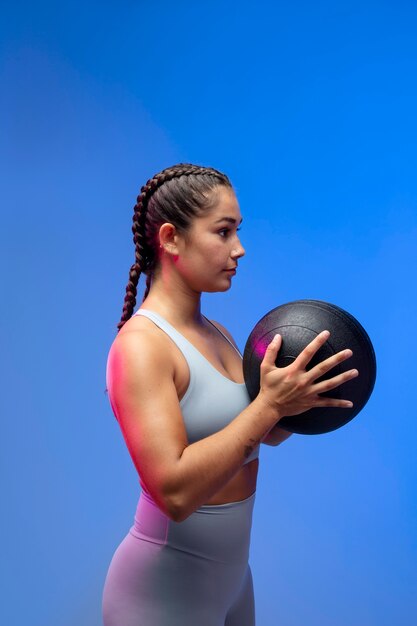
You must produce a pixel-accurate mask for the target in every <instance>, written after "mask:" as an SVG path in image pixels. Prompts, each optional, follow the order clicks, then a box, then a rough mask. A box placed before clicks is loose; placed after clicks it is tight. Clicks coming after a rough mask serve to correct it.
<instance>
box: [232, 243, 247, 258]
mask: <svg viewBox="0 0 417 626" xmlns="http://www.w3.org/2000/svg"><path fill="white" fill-rule="evenodd" d="M244 254H245V248H244V247H243V246H242V244H241V243H240V241H239V245H237V246H235V248H234V249H233V250H232V252H231V257H232V258H233V259H239V258H240V257H242V256H243V255H244Z"/></svg>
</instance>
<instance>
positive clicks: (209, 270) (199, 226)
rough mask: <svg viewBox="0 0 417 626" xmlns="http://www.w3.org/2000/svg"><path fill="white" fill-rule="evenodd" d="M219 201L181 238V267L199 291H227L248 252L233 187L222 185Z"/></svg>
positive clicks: (178, 258) (186, 277)
mask: <svg viewBox="0 0 417 626" xmlns="http://www.w3.org/2000/svg"><path fill="white" fill-rule="evenodd" d="M214 193H215V194H216V199H217V202H216V204H215V205H214V207H213V208H211V209H210V210H209V211H208V212H207V213H206V214H205V215H204V217H196V218H194V220H193V222H192V224H191V227H190V229H189V230H188V232H187V236H186V237H182V236H179V237H178V240H177V242H178V252H179V254H178V257H177V258H176V266H177V270H178V271H179V272H180V273H181V274H182V275H183V276H184V278H185V279H186V280H187V283H188V284H189V285H190V287H191V288H192V289H194V290H196V291H199V292H202V291H206V292H215V291H227V289H229V288H230V286H231V282H232V280H233V276H234V273H233V272H231V271H230V270H232V269H235V268H236V267H237V264H238V260H239V259H240V257H242V256H243V255H244V254H245V250H244V248H243V246H242V244H241V243H240V240H239V235H238V232H237V231H238V230H240V229H239V224H240V222H241V221H242V216H241V214H240V208H239V204H238V201H237V198H236V196H235V194H234V192H233V190H231V189H229V188H228V187H218V188H217V189H216V190H215V192H214Z"/></svg>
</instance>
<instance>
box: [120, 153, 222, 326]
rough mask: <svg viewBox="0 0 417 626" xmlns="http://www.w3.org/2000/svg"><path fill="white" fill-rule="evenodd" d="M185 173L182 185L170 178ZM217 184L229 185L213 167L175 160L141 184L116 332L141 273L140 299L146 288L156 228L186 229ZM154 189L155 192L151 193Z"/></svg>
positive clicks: (153, 257)
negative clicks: (131, 256) (168, 225)
mask: <svg viewBox="0 0 417 626" xmlns="http://www.w3.org/2000/svg"><path fill="white" fill-rule="evenodd" d="M185 176H186V177H187V179H186V183H185V184H181V181H178V183H177V181H174V179H180V178H182V177H185ZM194 176H198V178H196V179H195V178H194ZM170 181H173V183H172V184H171V185H170V184H169V183H170ZM164 183H165V185H164ZM166 183H168V184H166ZM174 183H177V184H174ZM162 185H164V189H165V188H166V192H165V193H164V194H162V189H161V187H162ZM219 185H224V186H227V187H232V185H231V183H230V181H229V179H228V177H227V176H226V175H225V174H222V173H221V172H219V171H218V170H216V169H214V168H211V167H203V166H199V165H193V164H192V163H178V164H177V165H173V166H172V167H168V168H166V169H164V170H162V171H161V172H159V173H158V174H155V176H153V177H152V178H150V179H149V180H148V181H147V182H146V183H145V184H144V185H143V187H142V188H141V190H140V194H139V195H138V197H137V200H136V204H135V206H134V209H133V218H132V220H133V225H132V232H133V242H134V244H135V263H134V264H133V265H132V266H131V268H130V270H129V280H128V283H127V286H126V294H125V299H124V304H123V312H122V317H121V319H120V322H119V323H118V325H117V329H118V331H119V330H120V329H121V328H122V326H123V325H124V324H125V323H126V322H127V320H128V319H130V317H132V314H133V309H134V307H135V305H136V296H137V285H138V282H139V278H140V275H141V273H145V274H146V275H147V278H146V288H145V293H144V296H143V300H145V298H146V297H147V296H148V293H149V291H150V288H151V284H152V277H153V271H154V269H155V264H156V261H157V254H156V252H155V241H154V238H155V235H156V232H157V229H158V227H159V226H160V225H161V224H162V223H164V221H169V222H170V223H172V224H174V225H175V226H176V227H177V228H178V229H179V230H183V231H186V230H187V228H188V227H189V225H190V221H191V219H192V217H194V216H196V215H198V214H199V211H201V210H202V209H204V208H207V207H209V205H210V199H209V198H208V197H207V195H208V194H209V192H210V191H213V190H214V189H215V188H216V187H218V186H219ZM168 188H169V189H168ZM160 189H161V194H162V195H165V197H162V198H161V199H160V201H159V202H157V201H156V196H157V195H159V190H160ZM157 190H158V193H157V194H155V192H156V191H157ZM154 199H155V202H154V204H155V209H154V211H153V215H152V216H150V215H148V205H149V203H150V200H152V201H154Z"/></svg>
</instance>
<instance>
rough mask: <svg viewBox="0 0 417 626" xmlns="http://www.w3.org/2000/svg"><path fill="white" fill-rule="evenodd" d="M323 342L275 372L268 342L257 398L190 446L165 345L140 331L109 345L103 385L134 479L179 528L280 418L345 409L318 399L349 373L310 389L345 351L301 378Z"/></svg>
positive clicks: (273, 348) (317, 341)
mask: <svg viewBox="0 0 417 626" xmlns="http://www.w3.org/2000/svg"><path fill="white" fill-rule="evenodd" d="M133 335H134V336H133ZM326 339H327V336H326V337H323V336H321V335H319V336H318V337H317V338H316V339H315V340H313V342H311V344H309V346H307V348H305V350H304V351H303V352H302V353H301V354H300V355H299V357H297V359H296V360H295V361H294V363H292V364H291V365H289V366H288V367H285V368H277V367H275V360H276V357H277V353H278V350H279V347H280V344H281V340H280V338H279V339H278V340H277V341H276V342H275V343H274V342H271V343H270V344H269V346H268V348H267V350H266V352H265V355H264V359H263V361H262V364H261V389H260V391H259V394H258V396H257V397H256V398H255V399H254V400H253V402H251V403H250V404H249V405H248V406H247V407H246V408H245V409H244V410H243V411H242V412H241V413H239V415H237V416H236V418H235V419H233V420H232V421H231V422H230V423H229V424H228V425H227V426H225V427H224V428H222V429H221V430H220V431H218V432H216V433H214V434H212V435H210V436H209V437H205V438H204V439H201V440H199V441H196V442H195V443H192V444H189V443H188V440H187V434H186V430H185V426H184V421H183V418H182V414H181V407H180V404H179V401H178V396H177V390H176V387H175V384H174V366H173V362H172V360H170V359H167V358H166V356H165V355H166V348H165V346H166V344H165V343H162V342H161V343H159V341H157V340H156V339H155V338H154V337H152V338H151V337H149V335H148V334H147V333H146V332H142V331H134V332H133V331H132V332H129V333H123V334H122V335H119V336H118V337H117V338H116V340H115V342H114V344H113V346H112V349H111V351H110V354H109V367H108V380H107V385H108V390H109V396H110V398H111V403H112V407H113V410H114V412H115V415H116V417H117V419H118V421H119V423H120V427H121V430H122V433H123V436H124V438H125V441H126V444H127V447H128V449H129V452H130V455H131V457H132V460H133V463H134V465H135V467H136V469H137V471H138V473H139V474H140V476H141V479H142V480H143V482H144V483H145V485H146V487H147V489H148V491H149V493H150V494H151V496H152V497H153V498H154V500H155V502H156V503H157V504H158V505H159V506H160V508H161V509H162V510H163V511H164V512H165V513H166V514H167V515H168V516H169V517H170V518H171V519H173V520H174V521H182V520H184V519H186V518H187V517H188V516H189V515H191V513H193V512H194V511H195V510H196V509H197V508H199V507H200V506H201V505H202V504H204V502H207V501H208V500H209V499H210V498H211V497H212V496H213V495H214V494H215V493H216V492H217V491H218V490H219V489H220V488H222V487H223V486H224V485H225V484H226V483H227V482H228V481H229V480H230V479H231V478H232V477H233V476H234V475H235V474H236V473H237V472H238V471H239V469H240V468H241V467H242V465H243V463H244V462H245V460H246V458H247V457H248V456H249V455H250V453H251V452H252V450H253V448H254V447H255V446H256V445H257V444H258V443H260V441H261V439H262V438H263V437H264V436H265V435H266V434H267V433H268V432H269V431H270V430H271V428H272V427H273V426H274V424H276V423H277V422H278V421H279V420H280V419H281V417H283V416H284V415H295V414H297V413H301V412H303V411H305V410H307V409H309V408H311V407H312V406H347V405H346V401H344V400H333V399H331V398H324V397H320V396H318V395H317V394H319V393H321V392H323V391H328V390H329V389H332V388H334V387H336V386H337V385H339V384H341V383H342V382H345V380H348V379H349V378H352V377H353V375H352V374H351V373H350V374H349V372H347V373H345V374H340V375H339V376H336V377H334V378H332V379H329V380H327V381H323V382H321V383H317V384H314V381H315V379H316V378H318V377H319V376H322V375H323V374H324V373H325V372H326V371H329V370H330V369H331V368H332V367H334V366H335V365H336V364H337V363H340V362H341V361H342V360H345V359H346V358H348V357H349V356H350V354H347V353H346V351H344V352H343V353H339V354H338V355H334V356H332V357H330V358H329V359H327V360H326V361H324V362H322V363H320V364H319V365H317V366H316V367H315V368H313V369H312V370H310V371H309V372H306V371H305V366H306V365H307V364H308V362H309V361H310V359H311V358H312V356H313V355H314V354H315V352H316V351H317V350H318V349H319V348H320V347H321V345H323V343H324V342H325V341H326ZM352 371H353V370H351V372H352Z"/></svg>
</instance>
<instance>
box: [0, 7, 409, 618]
mask: <svg viewBox="0 0 417 626" xmlns="http://www.w3.org/2000/svg"><path fill="white" fill-rule="evenodd" d="M416 13H417V9H416V5H415V3H413V2H405V1H403V2H387V1H380V2H370V1H367V0H365V1H364V2H359V1H358V2H355V1H353V2H344V1H342V2H337V3H334V2H331V1H330V0H328V1H323V2H318V3H310V2H306V1H294V2H291V3H289V2H288V3H284V2H272V1H263V0H260V1H258V2H256V3H249V2H242V1H241V2H235V3H222V2H219V1H218V0H214V1H212V2H210V3H196V2H184V1H182V0H177V2H175V3H173V2H158V3H151V2H134V1H133V0H130V1H125V2H118V3H116V2H110V1H109V0H107V1H104V2H103V1H101V2H89V3H87V4H85V3H81V2H79V1H74V2H71V3H69V2H66V1H64V2H60V3H48V2H42V1H40V2H36V3H24V2H19V1H17V2H14V3H13V4H12V3H2V19H1V26H0V36H1V37H0V39H1V66H0V75H1V84H2V99H1V104H0V124H1V129H0V130H1V142H2V150H1V163H0V166H1V171H2V173H3V177H2V178H3V180H2V193H1V205H2V228H1V234H0V237H1V247H0V255H1V269H2V293H3V306H2V307H1V313H0V315H1V322H2V328H3V332H2V349H1V356H2V366H1V378H2V382H3V391H2V394H1V406H2V416H3V420H2V423H3V426H2V429H3V435H4V438H3V442H4V443H3V446H2V454H1V464H2V473H1V490H2V499H3V514H2V516H1V525H2V529H1V536H2V544H3V545H2V558H1V560H0V563H1V565H0V567H1V586H2V590H3V591H4V599H3V600H2V602H1V604H0V621H1V623H3V624H8V626H14V625H19V626H20V625H23V624H25V625H26V624H31V625H32V626H52V625H53V626H57V625H62V626H73V625H74V624H77V626H96V625H99V624H100V623H101V592H102V587H103V583H104V578H105V574H106V572H107V567H108V565H109V562H110V559H111V557H112V555H113V552H114V550H115V549H116V547H117V545H118V544H119V543H120V541H121V539H122V538H123V537H124V535H125V534H126V532H127V530H128V528H129V527H130V525H131V523H132V520H133V514H134V510H135V506H136V502H137V499H138V496H139V484H138V480H137V476H136V473H135V470H134V467H133V464H132V462H131V460H130V457H129V455H128V452H127V449H126V448H125V444H124V442H123V439H122V436H121V433H120V431H119V429H118V425H117V422H116V420H115V419H114V417H113V414H112V412H111V409H110V405H109V402H108V398H107V396H106V395H105V393H104V389H105V363H106V358H107V353H108V349H109V347H110V345H111V342H112V341H113V339H114V337H115V332H116V324H117V323H118V321H119V319H120V315H121V310H122V305H123V298H124V292H125V285H126V282H127V278H128V271H129V267H130V265H131V264H132V263H133V261H134V248H133V242H132V234H131V230H130V229H131V218H132V208H133V205H134V202H135V198H136V195H137V193H138V192H139V189H140V187H141V185H142V184H143V183H144V182H145V181H146V180H147V179H148V178H149V177H150V176H152V175H153V174H154V173H156V172H157V171H159V170H161V169H162V168H164V167H167V166H169V165H171V164H173V163H176V162H180V161H187V162H193V163H198V164H202V165H209V166H213V167H216V168H217V169H220V170H223V171H225V172H226V173H227V174H228V175H229V177H230V178H231V180H232V182H233V184H234V187H235V189H236V192H237V195H238V199H239V201H240V205H241V211H242V215H243V217H244V222H243V228H242V231H241V235H242V242H243V245H244V246H245V248H246V256H245V257H244V258H243V259H242V260H241V262H240V271H239V273H238V274H237V276H236V277H235V278H234V279H233V281H232V282H233V286H232V289H231V290H230V291H228V292H227V293H219V294H204V295H203V312H204V313H205V314H206V315H207V316H209V317H211V318H212V319H217V320H219V321H220V322H221V323H223V324H224V325H225V326H226V327H227V328H228V329H229V330H230V331H231V332H232V334H233V335H234V337H235V339H236V341H237V343H238V345H239V347H240V348H241V349H243V347H244V344H245V341H246V338H247V336H248V334H249V332H250V330H251V329H252V327H253V326H254V324H255V323H256V321H257V320H258V319H259V318H260V317H261V316H262V315H264V313H266V312H267V311H268V310H270V309H271V308H273V307H275V306H277V305H278V304H281V303H284V302H288V301H290V300H294V299H298V298H316V299H322V300H327V301H329V302H333V303H335V304H338V305H339V306H341V307H343V308H345V309H347V310H348V311H350V312H351V313H352V314H353V315H355V316H356V317H357V318H358V320H359V321H360V322H361V323H362V324H363V325H364V327H365V328H366V329H367V331H368V333H369V335H370V337H371V339H372V341H373V343H374V347H375V351H376V354H377V359H378V368H379V369H378V379H377V383H376V386H375V390H374V393H373V395H372V397H371V399H370V401H369V403H368V404H367V406H366V408H365V409H364V410H363V412H362V413H361V414H360V415H359V416H358V417H357V418H356V419H355V420H353V421H352V422H350V423H349V424H348V425H346V426H345V427H344V428H341V429H340V430H337V431H334V432H332V433H328V434H325V435H321V436H315V437H307V436H302V435H294V436H293V437H291V438H290V439H289V440H288V441H287V442H285V443H283V444H282V445H281V446H278V447H276V448H271V447H267V446H262V449H261V466H260V473H259V483H258V494H257V501H256V507H255V513H254V526H253V534H252V545H251V564H252V570H253V574H254V584H255V594H256V611H257V620H258V621H257V623H258V624H259V626H276V625H282V626H316V625H317V626H319V625H320V626H334V625H335V624H337V625H338V626H352V624H354V625H355V626H356V625H358V626H392V625H393V624H395V625H396V626H397V625H400V626H409V625H410V626H411V625H414V624H416V623H417V601H416V594H415V590H416V587H417V566H416V557H417V525H416V521H417V511H416V497H415V496H416V479H417V471H416V462H415V461H416V431H417V428H416V400H415V398H416V394H415V354H416V348H417V345H416V343H417V341H416V331H415V308H416V291H415V276H416V271H417V262H416V261H417V258H416V256H417V253H416V251H417V210H416V209H417V182H416V181H417V178H416V166H417V163H416V161H417V159H416V145H417V122H416V120H417V117H416V110H417V89H416V60H417V40H416V37H415V33H416V27H417V19H416V18H417V15H416ZM142 280H143V279H141V287H140V294H141V293H142V292H143V288H144V281H143V282H142Z"/></svg>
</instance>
